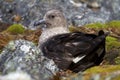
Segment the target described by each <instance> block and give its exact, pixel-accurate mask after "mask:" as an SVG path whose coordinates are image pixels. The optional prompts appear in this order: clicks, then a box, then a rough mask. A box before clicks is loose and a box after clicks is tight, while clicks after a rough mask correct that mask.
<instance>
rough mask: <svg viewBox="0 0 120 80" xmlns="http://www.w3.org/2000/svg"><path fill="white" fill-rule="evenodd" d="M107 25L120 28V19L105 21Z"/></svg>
mask: <svg viewBox="0 0 120 80" xmlns="http://www.w3.org/2000/svg"><path fill="white" fill-rule="evenodd" d="M106 24H107V25H108V26H109V27H116V28H120V21H119V20H113V21H111V22H108V23H106Z"/></svg>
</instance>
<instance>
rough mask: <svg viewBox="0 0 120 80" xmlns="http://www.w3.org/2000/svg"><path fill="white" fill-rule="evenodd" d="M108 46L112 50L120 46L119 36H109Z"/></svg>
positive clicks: (107, 39)
mask: <svg viewBox="0 0 120 80" xmlns="http://www.w3.org/2000/svg"><path fill="white" fill-rule="evenodd" d="M106 47H107V50H111V49H112V48H119V47H120V42H119V41H118V39H117V38H114V37H110V36H108V37H107V38H106Z"/></svg>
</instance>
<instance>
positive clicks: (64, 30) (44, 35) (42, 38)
mask: <svg viewBox="0 0 120 80" xmlns="http://www.w3.org/2000/svg"><path fill="white" fill-rule="evenodd" d="M63 33H69V30H68V28H67V27H56V28H50V29H46V30H44V31H43V32H42V34H41V36H40V39H39V43H40V44H42V43H43V42H45V41H46V40H47V39H49V38H50V37H52V36H55V35H58V34H63Z"/></svg>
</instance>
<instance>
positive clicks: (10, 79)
mask: <svg viewBox="0 0 120 80" xmlns="http://www.w3.org/2000/svg"><path fill="white" fill-rule="evenodd" d="M0 80H33V79H32V78H31V77H30V75H28V74H27V73H25V72H21V71H17V72H11V73H9V74H7V75H0Z"/></svg>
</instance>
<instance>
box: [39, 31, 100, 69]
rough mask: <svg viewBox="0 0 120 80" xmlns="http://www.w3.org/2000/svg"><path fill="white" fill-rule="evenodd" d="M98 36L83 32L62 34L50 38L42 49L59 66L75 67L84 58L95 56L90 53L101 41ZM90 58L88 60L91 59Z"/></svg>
mask: <svg viewBox="0 0 120 80" xmlns="http://www.w3.org/2000/svg"><path fill="white" fill-rule="evenodd" d="M97 37H98V36H97V35H93V34H84V33H81V32H76V33H66V34H60V35H56V36H53V37H52V38H50V39H48V41H46V42H45V43H44V44H43V45H42V47H41V49H42V51H43V53H44V55H45V56H46V57H48V58H50V59H53V60H54V62H55V63H56V64H57V65H58V67H59V68H61V69H67V68H68V67H70V65H71V64H72V65H74V66H73V68H75V67H76V66H78V63H80V61H81V60H83V59H84V58H86V57H89V58H90V59H91V58H93V57H95V55H93V54H92V53H91V55H89V54H90V52H92V51H93V50H94V49H95V46H96V45H97V44H98V43H100V42H101V41H99V40H97V39H96V38H97ZM98 39H99V38H98ZM96 42H97V43H96ZM88 55H89V56H88ZM96 56H97V54H96ZM89 58H87V59H86V60H89ZM83 62H84V61H83ZM70 68H71V67H70ZM73 68H71V69H73Z"/></svg>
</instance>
